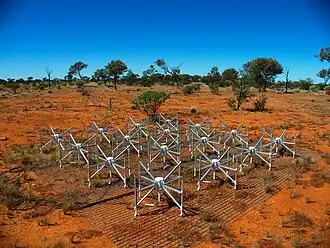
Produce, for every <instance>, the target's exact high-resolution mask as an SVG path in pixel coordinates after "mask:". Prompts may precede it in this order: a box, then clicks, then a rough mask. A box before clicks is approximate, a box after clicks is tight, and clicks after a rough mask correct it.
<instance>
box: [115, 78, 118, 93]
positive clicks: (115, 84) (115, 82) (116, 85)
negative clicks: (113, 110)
mask: <svg viewBox="0 0 330 248" xmlns="http://www.w3.org/2000/svg"><path fill="white" fill-rule="evenodd" d="M117 80H118V79H117V77H114V83H115V90H117Z"/></svg>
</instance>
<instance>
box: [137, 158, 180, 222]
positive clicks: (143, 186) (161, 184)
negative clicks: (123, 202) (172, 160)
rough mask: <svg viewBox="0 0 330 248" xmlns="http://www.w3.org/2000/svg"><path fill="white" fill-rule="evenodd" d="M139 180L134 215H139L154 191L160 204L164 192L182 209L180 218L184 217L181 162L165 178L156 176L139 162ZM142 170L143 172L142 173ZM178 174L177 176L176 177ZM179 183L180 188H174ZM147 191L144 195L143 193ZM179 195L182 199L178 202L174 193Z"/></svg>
mask: <svg viewBox="0 0 330 248" xmlns="http://www.w3.org/2000/svg"><path fill="white" fill-rule="evenodd" d="M137 167H138V168H137V175H136V177H137V179H138V180H134V181H135V187H134V188H135V201H134V214H135V216H137V215H138V206H139V205H140V204H142V203H143V202H144V201H145V200H146V199H147V197H148V196H151V193H152V192H153V191H155V192H156V194H157V200H158V202H160V201H161V193H162V192H163V193H164V194H165V195H167V196H168V197H169V198H171V199H172V201H173V202H174V203H175V205H176V206H177V207H178V208H179V209H180V216H182V215H183V180H182V176H181V174H180V173H181V172H180V170H181V162H179V163H178V164H177V165H176V166H175V167H174V168H173V169H172V170H171V171H170V172H169V173H168V174H167V175H166V176H165V177H161V176H154V175H153V174H152V173H151V172H150V171H149V170H148V169H147V168H146V166H145V165H144V164H143V163H142V162H139V163H138V166H137ZM141 168H142V171H141ZM175 172H176V173H175ZM174 174H176V175H174ZM175 182H177V183H178V188H176V187H175V186H173V183H175ZM145 191H147V192H146V193H145V194H144V195H142V193H143V192H145ZM172 192H174V193H177V194H178V195H179V197H180V199H179V200H177V199H176V198H175V197H174V195H173V193H172ZM145 206H155V204H150V203H149V204H148V203H145Z"/></svg>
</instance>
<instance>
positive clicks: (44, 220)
mask: <svg viewBox="0 0 330 248" xmlns="http://www.w3.org/2000/svg"><path fill="white" fill-rule="evenodd" d="M39 226H49V220H48V219H47V218H42V219H41V220H40V221H39Z"/></svg>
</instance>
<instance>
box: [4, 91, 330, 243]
mask: <svg viewBox="0 0 330 248" xmlns="http://www.w3.org/2000/svg"><path fill="white" fill-rule="evenodd" d="M156 89H160V90H166V91H171V92H172V95H171V98H170V99H169V100H168V101H167V102H166V104H165V105H164V106H163V107H161V109H160V112H161V113H166V114H169V115H174V114H175V113H179V116H180V121H181V122H182V126H183V128H185V125H186V124H185V123H186V122H184V121H185V119H186V118H187V117H189V118H191V119H193V120H202V119H203V118H204V117H209V118H210V120H211V121H212V123H213V125H214V126H216V125H218V124H220V123H221V122H223V123H225V124H228V125H236V124H235V121H233V120H236V121H239V122H242V123H243V124H244V125H245V126H247V127H248V128H249V134H251V136H252V137H253V136H257V135H259V134H260V131H261V128H263V127H269V128H271V129H273V130H275V131H276V132H277V133H279V132H280V128H281V125H286V128H287V129H288V130H289V132H291V133H292V134H296V133H297V132H300V137H299V139H298V142H299V146H300V147H304V148H307V149H309V150H311V151H313V152H317V153H319V154H320V155H322V154H323V155H324V154H329V153H330V133H329V132H330V115H329V113H330V105H329V102H328V101H329V97H328V96H326V95H310V94H307V93H296V94H291V95H285V94H284V95H277V94H275V93H270V92H269V93H266V95H267V97H268V99H269V102H268V106H267V107H268V108H269V111H267V112H262V113H260V112H250V111H246V110H243V111H238V112H233V111H232V110H230V109H229V108H228V106H227V105H226V101H227V99H228V98H230V97H231V93H230V92H227V91H222V92H220V95H212V94H210V93H208V92H207V90H205V89H204V90H203V91H202V92H201V93H198V94H195V95H191V96H183V95H182V94H181V92H180V89H178V88H164V87H156ZM143 90H145V89H144V88H142V89H141V90H139V91H137V88H133V87H128V88H127V87H122V88H121V89H120V90H119V91H118V92H114V91H112V90H110V89H104V88H103V87H98V88H93V89H91V92H92V96H93V97H90V98H89V100H88V99H87V98H86V97H83V96H81V95H80V94H79V93H77V92H75V91H73V90H72V89H70V88H64V89H62V90H61V91H58V90H54V92H53V93H51V94H50V93H42V94H40V95H39V96H34V97H32V96H19V97H15V98H9V99H1V100H0V136H1V137H2V136H6V137H7V138H8V140H7V141H0V152H2V154H0V155H1V156H4V155H5V154H6V151H8V150H9V149H10V148H11V147H12V146H13V145H15V144H27V143H30V142H35V141H38V139H39V129H40V128H41V127H45V126H48V125H52V126H55V127H58V128H63V129H64V128H68V127H72V128H74V129H82V128H85V127H86V126H87V125H89V124H90V122H91V121H92V120H95V121H96V122H97V123H100V125H101V124H102V123H109V122H111V121H116V123H117V125H119V126H122V127H123V126H124V124H125V121H126V119H127V117H128V116H129V115H130V116H131V117H132V118H133V119H136V120H141V119H143V118H145V115H144V114H143V113H140V112H138V111H137V110H132V109H131V103H130V101H131V100H132V99H133V98H134V97H135V96H136V95H137V94H140V93H141V91H143ZM109 97H112V109H111V110H109V109H108V102H109ZM90 101H91V102H92V103H93V104H94V105H93V106H91V104H90ZM249 106H251V102H250V103H248V104H247V106H246V107H249ZM191 107H194V108H196V109H197V114H191V113H190V109H191ZM0 162H1V161H0ZM317 162H318V166H319V167H320V168H321V167H323V169H326V170H329V169H328V168H329V167H327V165H329V160H327V159H326V158H325V159H323V160H320V159H319V160H318V161H317ZM0 165H1V171H3V170H6V169H8V168H9V167H11V165H8V164H1V163H0ZM60 176H61V172H58V174H57V177H60ZM79 176H80V177H81V175H79ZM79 176H78V177H79ZM308 176H309V175H308V174H306V175H304V178H308ZM54 177H56V176H54ZM48 178H49V175H47V174H46V175H43V174H42V173H41V174H38V175H37V179H36V180H34V181H33V182H30V183H29V185H31V184H35V185H36V186H39V187H42V185H43V183H45V182H47V179H48ZM50 181H51V180H50ZM53 183H54V184H56V182H53ZM79 183H81V181H78V182H72V185H71V186H70V187H75V185H76V184H79ZM66 184H67V185H70V182H66ZM64 185H65V184H64ZM61 187H62V184H61ZM64 187H65V186H64ZM290 187H292V188H295V189H296V190H299V192H300V194H301V195H302V196H301V197H299V198H296V199H291V198H290V197H289V196H290V193H289V191H290V190H292V189H291V188H289V187H286V188H284V189H282V190H281V191H280V192H278V193H277V194H276V195H275V196H273V197H271V198H269V199H268V200H267V201H266V202H265V203H264V204H263V205H262V207H260V206H256V207H255V208H253V209H252V210H251V211H248V212H245V213H244V216H243V217H240V218H238V219H237V220H235V221H234V222H233V223H232V225H231V231H232V233H233V234H234V236H235V240H237V242H239V243H241V244H244V245H247V247H251V245H252V244H253V243H254V242H255V241H256V240H257V239H258V238H259V237H260V236H261V235H262V234H264V233H265V232H268V231H269V232H272V233H274V234H276V235H279V236H281V237H282V239H284V244H285V246H287V247H290V244H291V240H292V238H293V237H294V236H295V231H296V230H295V229H288V228H280V227H279V226H280V222H281V219H282V215H283V214H286V213H287V212H290V211H294V210H299V211H303V212H304V213H305V214H306V215H308V216H310V217H311V218H312V220H313V221H314V223H315V224H314V225H313V226H312V227H310V228H306V232H307V234H308V235H307V234H306V235H305V236H307V237H308V236H310V234H311V233H313V232H315V230H319V229H320V228H321V227H324V226H326V225H329V217H328V216H327V215H325V214H324V211H325V210H326V209H329V208H330V207H329V205H326V203H327V202H328V203H329V202H330V198H329V196H330V194H329V184H325V185H324V186H323V187H320V188H314V187H310V186H304V185H293V186H292V185H291V186H290ZM60 190H61V189H57V188H56V187H55V188H53V189H50V191H52V192H48V190H47V191H45V194H46V195H47V194H50V193H56V192H57V191H60ZM307 195H308V196H310V197H311V199H312V200H314V201H315V202H314V203H308V204H306V203H305V196H307ZM260 208H262V209H263V211H262V213H260ZM129 211H130V212H131V211H132V210H129ZM22 214H23V213H14V217H13V218H12V219H6V220H5V223H7V224H8V225H2V226H0V230H1V231H2V233H4V234H5V235H1V237H0V243H1V244H4V245H5V246H4V247H6V246H7V244H13V243H14V242H16V241H17V240H18V242H19V244H21V245H22V247H23V246H24V245H28V246H29V247H38V246H41V245H45V244H55V243H56V242H57V241H59V240H63V241H64V242H66V243H67V244H70V245H71V246H72V245H74V246H77V245H76V244H72V243H71V242H70V235H71V236H72V232H78V231H79V230H93V229H94V228H95V226H93V225H92V224H91V223H90V222H89V220H88V218H86V217H81V216H75V217H71V216H66V215H64V214H63V212H62V211H60V210H56V211H55V212H52V213H50V214H48V215H46V217H47V218H49V219H50V223H57V225H54V226H46V227H44V226H39V225H38V222H37V220H40V218H44V217H38V218H37V219H32V220H24V219H23V218H22ZM327 230H329V229H327ZM100 231H103V230H100ZM320 232H321V231H320ZM70 233H71V234H70ZM242 233H243V234H242ZM111 242H112V241H111V240H110V239H109V238H108V236H105V235H102V234H99V235H97V236H96V237H92V238H89V239H84V240H83V242H82V243H79V247H97V246H98V247H99V246H100V245H103V246H104V247H111V245H112V243H111ZM216 246H219V245H216V244H211V243H200V244H199V245H198V246H197V247H199V248H201V247H216Z"/></svg>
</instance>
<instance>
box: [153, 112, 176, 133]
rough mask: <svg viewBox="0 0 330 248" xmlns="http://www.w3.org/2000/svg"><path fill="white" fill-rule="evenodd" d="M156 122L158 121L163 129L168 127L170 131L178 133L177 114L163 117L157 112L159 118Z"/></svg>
mask: <svg viewBox="0 0 330 248" xmlns="http://www.w3.org/2000/svg"><path fill="white" fill-rule="evenodd" d="M156 123H158V124H159V126H161V127H162V128H163V129H169V130H171V131H172V132H177V133H179V118H178V114H176V115H174V116H173V117H172V118H165V117H164V116H163V115H162V114H159V120H158V121H157V122H156Z"/></svg>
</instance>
